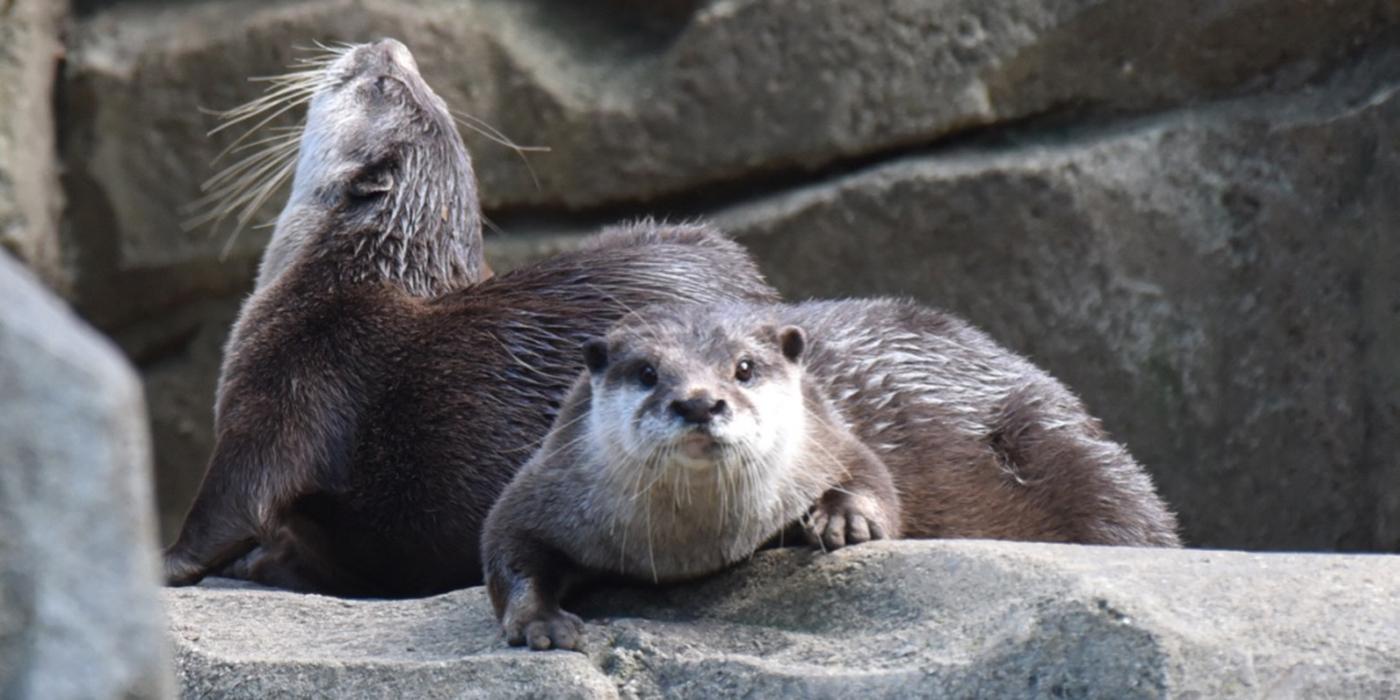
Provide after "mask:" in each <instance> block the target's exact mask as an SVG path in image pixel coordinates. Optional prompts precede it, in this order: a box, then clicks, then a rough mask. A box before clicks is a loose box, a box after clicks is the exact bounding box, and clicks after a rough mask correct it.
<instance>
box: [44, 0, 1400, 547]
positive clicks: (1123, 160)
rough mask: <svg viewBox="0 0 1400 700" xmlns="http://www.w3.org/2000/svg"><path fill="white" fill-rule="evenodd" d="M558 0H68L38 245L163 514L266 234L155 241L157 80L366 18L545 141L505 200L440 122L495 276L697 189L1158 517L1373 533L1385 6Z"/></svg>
mask: <svg viewBox="0 0 1400 700" xmlns="http://www.w3.org/2000/svg"><path fill="white" fill-rule="evenodd" d="M569 5H570V4H569V3H555V2H546V1H545V0H510V1H507V0H467V1H464V2H452V3H447V2H445V1H438V2H429V3H415V4H412V5H408V4H401V3H396V2H390V0H303V1H301V2H295V3H290V4H286V3H283V4H256V5H254V6H252V7H250V6H249V5H248V4H247V3H241V2H235V1H234V0H209V1H207V2H200V3H133V2H88V3H86V4H85V7H93V8H99V6H100V8H99V9H95V10H93V11H92V12H91V13H90V14H87V15H85V16H84V17H83V18H82V20H81V22H80V23H79V26H78V28H77V29H76V31H75V34H74V36H75V39H74V41H73V46H72V49H71V56H70V61H69V64H68V65H69V70H68V72H67V76H66V78H67V79H66V82H65V85H64V88H63V94H62V97H63V100H62V101H61V102H62V104H63V105H64V114H65V117H66V118H67V119H68V123H67V124H66V128H65V130H64V133H65V135H66V138H65V140H64V144H63V152H64V154H65V155H66V157H67V165H68V176H67V178H66V184H67V187H68V194H69V197H70V199H71V200H72V201H73V202H74V203H75V206H74V207H73V209H72V217H71V220H70V222H69V224H70V225H69V226H68V230H69V231H70V232H71V235H70V236H69V238H68V239H66V240H65V242H66V243H68V244H71V246H72V250H73V251H74V255H75V257H76V260H77V261H78V262H79V269H81V270H82V275H81V279H80V285H79V287H80V294H79V299H80V305H81V308H82V310H83V312H84V313H85V315H87V316H88V317H89V318H91V319H93V320H94V321H95V322H96V323H98V325H99V326H100V327H102V328H104V330H107V331H109V332H111V333H113V334H114V335H115V336H116V337H117V338H118V340H119V342H120V344H121V346H122V347H123V348H124V349H125V350H126V351H127V352H128V353H129V354H130V355H131V356H132V358H133V359H134V360H135V361H136V362H137V364H138V366H140V367H141V369H142V371H143V375H144V376H145V378H146V382H147V385H146V386H147V392H148V395H149V396H150V397H151V399H152V404H153V405H152V414H153V420H154V428H155V429H154V434H155V439H156V445H157V451H158V469H159V472H158V473H159V482H160V485H161V488H160V498H161V503H162V514H163V516H162V524H163V526H164V528H165V534H166V535H167V536H171V535H173V534H174V533H173V528H174V527H175V526H177V524H178V523H179V521H180V518H181V516H182V515H183V512H184V510H185V508H186V506H187V504H188V502H189V499H190V497H191V495H192V493H193V489H194V487H195V486H196V485H197V484H198V482H199V478H200V475H201V474H202V471H203V469H204V464H205V461H206V460H207V456H208V453H209V448H210V420H211V418H210V410H209V406H210V405H211V404H212V400H213V397H212V387H213V385H214V381H215V375H216V372H217V367H218V351H219V348H220V346H221V343H222V341H223V337H224V335H225V333H226V332H227V326H228V320H229V319H230V318H231V317H232V314H233V311H234V309H235V308H236V307H237V304H238V302H239V300H240V298H241V296H242V295H243V294H244V293H246V291H247V289H248V288H249V286H250V284H251V278H252V272H253V269H254V264H255V263H254V261H255V257H256V255H257V254H258V252H259V250H260V249H261V246H262V244H263V242H264V241H265V236H266V231H258V230H252V231H245V232H244V233H243V234H242V235H241V237H240V239H239V241H240V242H239V243H238V244H237V245H235V246H233V248H232V253H231V255H230V257H229V258H228V259H227V260H226V261H221V260H219V259H218V255H217V251H218V250H219V249H220V248H221V247H222V245H223V243H224V240H223V238H222V237H220V236H214V237H213V238H208V237H207V234H206V233H195V234H189V235H186V234H182V233H180V230H179V227H178V222H179V219H180V209H181V206H182V205H183V204H184V203H187V202H188V201H190V200H191V199H193V198H194V197H195V196H196V192H195V188H196V183H197V181H198V180H200V179H202V178H203V177H204V176H205V175H207V173H208V171H207V169H206V163H207V162H208V160H209V159H210V158H211V157H212V156H213V155H214V154H215V153H216V152H217V151H218V150H219V149H220V148H222V147H223V146H224V145H226V144H227V143H228V142H229V139H228V138H227V137H226V136H224V135H221V136H218V137H215V138H213V139H208V138H206V137H205V136H204V131H205V130H206V129H208V128H209V127H211V126H213V124H214V122H213V121H211V119H210V118H209V117H208V116H207V115H205V114H203V113H201V112H199V111H198V110H196V109H193V106H195V105H199V106H204V107H227V106H231V105H234V104H237V103H238V102H240V101H242V100H244V99H247V98H249V97H252V96H253V95H254V94H255V93H256V91H257V89H258V88H259V84H250V83H247V82H246V81H244V80H243V77H245V76H247V75H252V74H259V73H270V72H276V71H278V70H280V66H282V65H283V64H285V63H287V62H289V61H291V60H292V59H293V58H294V57H295V56H296V55H297V54H296V53H295V52H294V51H293V50H292V47H294V46H296V45H305V44H308V43H309V42H310V41H311V40H313V39H321V40H326V41H333V40H338V39H347V40H357V39H363V38H366V37H372V36H378V35H380V34H391V35H395V36H399V37H401V38H403V39H405V40H406V41H408V42H409V44H410V45H411V46H412V47H413V48H414V50H415V52H416V53H417V55H418V58H419V63H420V65H421V66H422V68H423V71H424V73H425V75H426V76H427V77H428V79H429V81H430V82H432V83H433V84H434V85H435V86H437V87H438V88H439V89H440V91H441V92H442V93H443V94H444V95H445V96H446V97H447V98H448V100H449V101H450V102H452V103H454V104H456V105H458V106H460V107H463V108H465V109H468V110H470V111H471V112H473V113H474V114H477V115H479V116H481V117H483V118H485V119H486V120H488V121H490V122H492V123H495V124H497V125H502V126H507V127H509V128H508V130H509V131H510V132H511V134H512V135H513V136H515V137H516V138H518V139H520V140H521V141H525V142H531V143H545V144H547V145H550V146H552V147H553V148H554V149H555V150H554V152H553V153H551V154H537V155H535V156H533V160H534V165H535V170H536V172H537V174H538V175H539V176H540V183H541V184H540V187H539V189H536V188H535V187H534V186H533V185H532V184H530V182H529V178H528V175H527V174H526V172H525V170H524V169H523V168H521V167H520V166H519V164H518V163H517V162H515V161H514V160H513V158H514V156H513V155H512V154H510V153H509V152H508V151H505V150H502V149H499V148H497V147H496V146H494V145H492V144H489V143H486V142H484V141H480V140H475V139H473V138H472V137H470V136H469V142H470V144H471V146H472V147H473V150H474V152H475V154H476V156H477V163H478V169H479V174H480V175H481V178H482V180H483V188H482V189H483V196H484V197H485V198H486V203H487V204H488V206H490V207H493V208H494V210H493V211H492V215H493V217H494V218H496V219H497V220H499V221H500V222H501V223H502V226H503V228H505V229H507V230H508V231H512V232H513V234H512V235H509V236H495V237H493V238H495V240H494V241H492V242H491V245H490V253H491V255H492V260H493V263H494V264H495V265H496V266H497V267H498V268H499V269H504V268H507V267H510V266H513V265H516V264H519V263H521V262H522V261H525V260H529V259H532V258H534V257H536V256H538V255H539V254H541V253H546V252H553V251H557V250H561V249H567V248H569V247H572V246H574V245H576V244H577V240H578V239H577V237H576V236H573V235H569V233H568V232H569V231H586V230H588V229H590V228H594V227H595V225H596V224H601V223H607V222H609V221H611V220H613V219H615V218H618V217H622V216H629V215H639V214H646V213H657V214H672V215H683V216H684V215H706V216H719V217H720V218H721V219H722V221H723V222H724V223H725V224H726V225H728V226H729V227H730V228H732V229H733V230H735V231H736V232H738V233H740V234H741V235H742V236H743V239H744V240H745V241H746V242H747V243H748V244H750V245H751V246H752V247H753V249H754V250H755V252H756V253H757V254H758V256H759V257H760V259H761V262H762V264H763V266H764V268H765V269H766V270H767V271H768V272H769V273H770V275H771V276H772V277H773V279H774V281H775V282H776V283H777V284H778V285H779V286H780V287H781V288H782V289H784V291H786V292H787V293H789V294H790V295H792V296H795V297H799V298H800V297H804V296H810V295H821V296H847V295H856V294H900V295H910V296H915V297H917V298H919V299H922V300H925V301H928V302H930V303H933V304H936V305H939V306H944V307H947V308H950V309H952V310H953V311H956V312H958V313H961V314H963V315H965V316H967V317H969V318H970V319H971V320H972V321H973V322H975V323H977V324H978V325H980V326H982V327H984V328H986V329H987V330H989V331H991V333H992V334H993V335H994V336H995V337H997V338H999V339H1000V340H1002V341H1003V342H1004V343H1006V344H1007V345H1009V346H1011V347H1012V348H1014V349H1016V350H1019V351H1022V352H1025V353H1027V354H1029V355H1030V356H1031V357H1033V358H1034V359H1035V360H1037V361H1038V362H1040V363H1041V364H1043V365H1045V366H1047V367H1048V368H1049V369H1050V370H1052V371H1053V372H1054V373H1056V374H1057V375H1059V376H1060V377H1062V378H1064V379H1065V380H1066V381H1067V383H1069V384H1070V385H1071V386H1072V387H1073V388H1075V389H1076V390H1078V391H1079V392H1080V393H1081V394H1082V395H1083V396H1084V397H1085V398H1086V400H1087V402H1088V403H1089V405H1090V407H1091V408H1092V409H1093V410H1094V411H1095V412H1096V413H1097V414H1099V415H1101V416H1103V418H1104V419H1105V422H1106V424H1107V426H1108V428H1109V429H1110V430H1111V432H1113V434H1114V435H1116V436H1117V437H1119V438H1120V439H1122V440H1124V441H1125V442H1126V443H1127V444H1128V446H1129V447H1130V448H1131V449H1132V450H1133V452H1134V453H1135V454H1136V455H1137V456H1138V457H1139V458H1141V460H1142V461H1143V462H1145V463H1146V464H1147V466H1148V468H1149V469H1151V470H1152V471H1153V473H1154V476H1155V477H1156V478H1157V481H1158V483H1159V484H1160V485H1161V487H1162V490H1163V491H1164V493H1165V495H1166V496H1167V498H1168V500H1169V501H1170V502H1171V503H1172V504H1174V505H1175V506H1177V507H1178V508H1179V509H1180V511H1181V513H1182V516H1183V518H1182V519H1183V522H1184V524H1185V527H1186V535H1187V537H1188V540H1189V541H1190V542H1191V543H1194V544H1198V545H1207V546H1228V547H1245V548H1323V549H1333V548H1342V549H1380V550H1390V551H1400V470H1397V469H1394V468H1393V464H1394V462H1393V459H1392V458H1391V455H1394V454H1396V453H1397V451H1400V405H1398V404H1400V366H1397V365H1395V363H1394V362H1392V361H1390V360H1389V358H1390V357H1392V356H1394V354H1395V353H1396V352H1397V351H1400V324H1397V323H1396V314H1397V312H1396V304H1397V303H1400V302H1398V301H1397V298H1400V291H1397V287H1396V282H1395V279H1396V278H1397V276H1396V275H1394V274H1393V273H1392V271H1393V270H1394V269H1397V256H1400V252H1397V249H1396V247H1397V245H1400V243H1397V241H1396V239H1395V237H1394V236H1391V235H1387V234H1388V232H1391V231H1394V230H1395V227H1396V224H1397V219H1400V207H1398V206H1397V204H1396V201H1395V200H1394V198H1393V197H1391V196H1390V194H1389V193H1390V192H1393V191H1395V186H1396V180H1397V177H1400V176H1397V173H1396V171H1395V167H1396V166H1395V163H1396V162H1397V159H1396V157H1395V156H1396V140H1397V134H1396V129H1395V127H1393V126H1392V124H1393V123H1394V122H1393V120H1392V119H1391V118H1392V117H1393V116H1395V115H1394V113H1395V111H1396V107H1395V102H1396V99H1395V98H1394V97H1393V95H1392V91H1393V90H1394V89H1395V88H1396V87H1397V86H1400V71H1397V69H1396V66H1395V60H1394V58H1387V57H1385V56H1383V55H1382V54H1383V53H1384V51H1385V50H1386V47H1395V46H1397V45H1400V43H1397V38H1398V37H1400V28H1398V27H1397V23H1400V5H1398V4H1396V3H1395V2H1392V1H1385V0H1374V1H1360V2H1346V3H1336V2H1333V3H1321V2H1314V1H1312V0H1281V1H1280V0H1274V1H1263V0H1231V1H1228V2H1217V3H1212V4H1210V5H1209V7H1205V6H1201V5H1200V4H1194V5H1193V4H1182V3H1162V2H1147V1H1146V0H1141V1H1128V0H1099V1H1091V0H1079V1H1076V2H1049V1H1048V0H1046V1H1040V0H1036V1H1033V2H1023V1H1020V0H993V1H991V2H984V1H982V0H943V1H939V2H935V1H933V0H928V1H926V2H913V1H911V2H893V1H891V2H869V1H867V0H834V1H832V2H822V3H811V2H806V1H805V0H762V1H758V0H752V1H748V2H730V1H724V2H719V1H717V2H697V1H693V0H675V1H673V2H665V3H647V2H642V1H641V0H612V2H606V3H595V4H591V5H590V7H589V9H588V10H570V9H568V6H569ZM133 115H141V118H140V119H136V118H134V117H133ZM152 125H156V126H155V127H154V128H153V126H152ZM813 172H821V173H825V174H823V175H814V174H812V173H813ZM580 208H583V210H580ZM268 213H269V214H270V211H269V212H268ZM224 234H225V235H226V234H227V232H224Z"/></svg>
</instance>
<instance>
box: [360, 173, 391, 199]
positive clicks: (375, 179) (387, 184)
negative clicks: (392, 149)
mask: <svg viewBox="0 0 1400 700" xmlns="http://www.w3.org/2000/svg"><path fill="white" fill-rule="evenodd" d="M392 189H394V173H393V172H392V171H391V170H390V169H389V167H388V166H378V167H374V168H369V169H366V170H365V171H364V172H362V173H360V174H358V175H356V176H355V179H353V180H351V181H350V187H349V190H350V196H352V197H356V198H359V199H367V198H369V197H375V196H378V195H381V194H385V193H387V192H388V191H389V190H392Z"/></svg>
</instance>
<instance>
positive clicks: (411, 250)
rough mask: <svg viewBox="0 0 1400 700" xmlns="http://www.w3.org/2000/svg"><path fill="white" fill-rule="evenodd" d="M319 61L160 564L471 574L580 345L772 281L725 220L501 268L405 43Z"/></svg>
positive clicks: (452, 134)
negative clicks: (639, 320)
mask: <svg viewBox="0 0 1400 700" xmlns="http://www.w3.org/2000/svg"><path fill="white" fill-rule="evenodd" d="M323 73H324V75H322V76H321V77H318V78H315V82H314V88H313V89H314V92H315V96H314V97H313V98H312V99H311V105H310V109H309V110H308V116H307V125H306V127H305V130H304V132H303V133H302V135H301V141H300V146H299V147H300V150H301V155H300V156H299V162H298V165H297V170H296V174H295V180H294V183H293V188H292V194H291V196H290V198H289V200H288V202H287V204H286V208H285V209H284V210H283V213H282V216H281V217H279V219H278V223H277V230H276V232H275V233H274V236H273V242H272V244H271V245H270V247H269V249H268V251H267V253H266V254H265V258H264V261H263V265H262V268H261V271H260V279H259V284H258V286H257V288H256V289H255V291H254V292H253V294H252V295H251V296H250V297H249V298H248V299H247V301H246V302H245V303H244V305H243V307H242V309H241V311H240V313H239V317H238V319H237V321H236V323H235V326H234V329H233V332H232V334H231V336H230V339H229V341H228V344H227V346H226V348H225V357H224V362H223V366H222V372H221V376H220V379H219V384H218V391H217V395H216V403H217V406H216V413H215V445H214V449H213V454H212V456H211V458H210V461H209V465H208V469H207V472H206V474H205V477H204V481H203V482H202V484H201V486H200V489H199V491H198V494H197V496H196V498H195V500H194V502H193V505H192V506H191V508H190V510H189V512H188V515H187V516H186V519H185V521H184V524H183V527H182V528H181V531H180V533H179V535H178V537H177V538H176V540H175V542H174V543H173V544H171V545H170V547H169V548H168V549H167V550H166V551H165V553H164V564H165V574H166V580H167V581H168V582H169V583H170V584H172V585H188V584H193V583H196V582H198V581H199V580H200V579H202V578H203V577H205V576H208V575H210V574H212V573H225V574H232V575H236V576H240V577H243V578H249V579H252V580H254V581H258V582H260V583H264V584H268V585H273V586H279V587H283V588H290V589H293V590H300V591H312V592H321V593H328V594H334V595H342V596H376V597H408V596H422V595H430V594H435V593H440V592H443V591H447V590H451V589H455V588H461V587H465V586H470V585H475V584H478V583H480V581H481V571H482V566H481V563H480V557H479V552H478V549H477V543H478V542H479V540H480V527H481V523H482V521H483V519H484V518H485V516H486V513H487V511H488V509H489V507H490V506H491V504H492V503H493V502H494V500H495V498H496V496H497V495H498V493H499V492H500V490H501V489H502V488H504V487H505V484H506V483H507V482H508V481H509V480H510V478H511V476H512V475H513V474H514V472H515V471H516V469H518V468H519V467H520V465H522V464H523V463H524V462H525V461H526V460H527V459H528V458H529V456H530V454H531V453H532V452H533V451H534V449H535V447H536V446H537V445H538V443H539V441H540V440H541V439H543V438H544V436H545V434H546V432H547V430H548V428H549V426H550V424H551V422H552V421H553V418H554V416H555V413H556V412H557V410H558V406H559V402H560V401H561V400H562V398H563V396H564V394H565V393H566V391H567V390H568V387H569V385H570V383H571V382H572V381H573V378H574V377H575V376H576V375H577V373H578V372H579V371H580V370H581V369H582V362H581V360H580V359H579V358H578V354H577V352H576V350H575V348H576V346H577V345H578V344H579V343H581V342H583V341H584V340H586V339H587V338H589V337H593V336H596V335H598V334H600V333H603V332H604V331H605V330H606V329H607V328H608V327H609V326H611V325H612V324H613V323H614V322H616V321H617V320H618V319H619V318H621V317H622V316H623V315H624V314H625V313H627V312H628V311H630V310H632V309H635V308H638V307H641V306H644V305H647V304H654V303H658V302H664V301H689V302H720V301H736V300H741V299H754V300H775V299H776V294H775V293H774V292H773V291H772V289H771V288H770V287H769V286H768V285H767V284H766V282H764V280H763V277H762V276H761V275H760V274H759V272H758V270H757V269H756V267H755V266H754V265H753V263H752V261H751V260H750V259H749V257H748V255H747V253H746V252H745V251H744V250H743V249H742V248H741V247H739V246H738V245H737V244H735V243H734V242H732V241H730V240H729V239H727V238H726V237H724V236H723V235H721V234H720V233H718V232H716V231H714V230H712V229H711V228H709V227H708V226H704V225H700V224H677V225H668V224H661V223H656V222H652V221H642V222H637V223H634V224H631V225H626V226H620V227H614V228H613V229H609V230H607V231H605V232H604V233H603V234H602V235H601V236H599V237H598V238H597V239H596V240H594V241H592V242H591V243H590V244H588V245H586V246H584V247H583V249H582V250H579V251H577V252H574V253H570V254H566V255H561V256H558V257H556V258H553V259H551V260H548V261H545V262H542V263H538V264H535V265H533V266H528V267H525V268H521V269H518V270H515V271H513V272H511V273H509V274H504V275H498V276H494V277H491V278H490V279H486V276H487V273H486V272H485V270H486V268H485V266H484V264H483V263H482V260H481V255H480V249H481V232H480V227H479V213H478V211H477V204H476V200H475V191H474V187H473V186H472V184H471V183H472V181H473V179H472V173H471V170H470V161H469V160H468V159H467V156H466V150H465V147H464V146H463V145H462V143H461V140H460V137H459V136H458V134H457V132H456V130H455V128H453V125H452V121H451V119H450V116H449V115H448V114H447V113H446V110H445V107H444V106H443V105H442V102H441V100H439V99H437V98H436V96H435V95H433V94H432V92H431V90H430V89H429V88H428V87H427V85H426V84H425V83H423V81H422V80H421V78H420V77H419V76H418V75H417V71H416V69H415V67H414V65H413V62H412V59H411V57H410V56H409V54H408V51H407V49H406V48H404V47H403V45H402V44H400V43H398V42H396V41H393V40H385V41H381V42H377V43H374V44H366V45H360V46H355V47H350V48H347V49H345V50H343V51H342V52H341V53H340V54H338V55H337V56H336V57H335V58H334V59H333V60H330V61H328V62H327V63H326V65H325V66H324V68H323Z"/></svg>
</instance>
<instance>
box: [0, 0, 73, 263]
mask: <svg viewBox="0 0 1400 700" xmlns="http://www.w3.org/2000/svg"><path fill="white" fill-rule="evenodd" d="M67 5H68V3H67V2H66V0H9V1H8V2H0V105H3V107H0V248H3V249H7V250H9V251H10V252H11V253H13V254H15V255H17V256H18V257H19V258H20V259H21V260H24V261H25V262H26V263H28V264H29V265H30V267H32V268H33V269H34V270H35V271H36V272H37V273H38V274H39V275H40V276H41V277H42V278H43V279H44V281H45V282H46V283H48V284H49V285H51V286H55V287H60V288H62V287H66V286H67V282H68V280H67V276H66V274H65V272H64V270H63V266H62V261H61V258H60V251H59V243H58V218H59V217H58V213H59V206H60V204H61V202H62V196H61V195H60V193H59V186H58V168H57V165H56V159H55V155H56V154H57V150H58V146H57V143H56V142H55V139H54V113H53V95H54V79H55V77H56V76H57V74H58V64H59V60H60V59H61V58H62V56H63V47H62V45H61V44H60V43H59V31H60V25H61V22H62V19H63V17H64V16H65V14H66V10H67Z"/></svg>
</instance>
